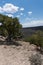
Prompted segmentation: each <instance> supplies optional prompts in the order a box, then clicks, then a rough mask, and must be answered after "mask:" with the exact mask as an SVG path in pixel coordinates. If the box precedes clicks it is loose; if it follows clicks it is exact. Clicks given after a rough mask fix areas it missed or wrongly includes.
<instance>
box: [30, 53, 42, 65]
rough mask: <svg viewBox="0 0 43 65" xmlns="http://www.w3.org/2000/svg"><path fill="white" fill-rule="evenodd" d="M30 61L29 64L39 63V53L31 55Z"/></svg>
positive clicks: (36, 64) (38, 64)
mask: <svg viewBox="0 0 43 65" xmlns="http://www.w3.org/2000/svg"><path fill="white" fill-rule="evenodd" d="M30 62H31V65H41V63H42V60H41V55H40V54H35V55H31V57H30Z"/></svg>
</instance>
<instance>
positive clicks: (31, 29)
mask: <svg viewBox="0 0 43 65" xmlns="http://www.w3.org/2000/svg"><path fill="white" fill-rule="evenodd" d="M38 30H40V31H43V26H37V27H26V28H22V32H23V35H24V37H28V36H31V35H32V34H35V33H36V31H38Z"/></svg>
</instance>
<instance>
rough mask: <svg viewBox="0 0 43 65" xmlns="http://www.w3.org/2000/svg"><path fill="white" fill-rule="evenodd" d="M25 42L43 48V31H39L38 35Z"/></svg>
mask: <svg viewBox="0 0 43 65" xmlns="http://www.w3.org/2000/svg"><path fill="white" fill-rule="evenodd" d="M25 41H27V42H30V43H31V44H35V45H37V46H40V47H43V31H37V32H36V34H34V35H32V36H31V37H29V38H26V39H25Z"/></svg>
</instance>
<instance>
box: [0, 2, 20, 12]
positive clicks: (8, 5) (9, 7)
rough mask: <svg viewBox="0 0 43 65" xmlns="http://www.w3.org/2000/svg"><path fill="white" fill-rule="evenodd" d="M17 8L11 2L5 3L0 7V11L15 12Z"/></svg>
mask: <svg viewBox="0 0 43 65" xmlns="http://www.w3.org/2000/svg"><path fill="white" fill-rule="evenodd" d="M18 10H19V7H18V6H15V5H13V4H11V3H6V4H5V5H4V6H3V7H0V12H6V13H16V12H17V11H18Z"/></svg>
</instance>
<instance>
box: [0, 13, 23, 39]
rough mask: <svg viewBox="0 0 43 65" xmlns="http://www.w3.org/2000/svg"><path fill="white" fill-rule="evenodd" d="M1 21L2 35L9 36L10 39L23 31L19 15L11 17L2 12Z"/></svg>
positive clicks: (0, 29)
mask: <svg viewBox="0 0 43 65" xmlns="http://www.w3.org/2000/svg"><path fill="white" fill-rule="evenodd" d="M0 23H2V25H1V26H0V31H1V32H2V35H4V36H7V37H8V39H11V38H15V37H17V36H20V35H19V34H20V33H21V32H20V29H21V28H22V25H21V24H20V23H19V19H18V18H17V17H15V18H11V17H8V16H5V15H1V14H0Z"/></svg>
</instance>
